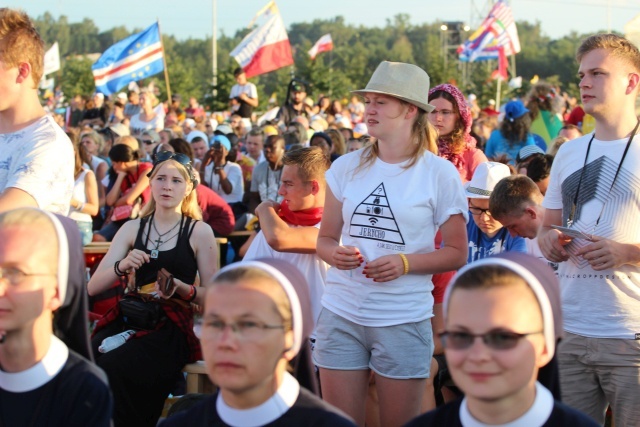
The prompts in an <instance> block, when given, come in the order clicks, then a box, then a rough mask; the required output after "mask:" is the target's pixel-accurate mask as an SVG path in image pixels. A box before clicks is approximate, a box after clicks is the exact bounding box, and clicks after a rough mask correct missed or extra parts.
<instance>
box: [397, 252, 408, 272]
mask: <svg viewBox="0 0 640 427" xmlns="http://www.w3.org/2000/svg"><path fill="white" fill-rule="evenodd" d="M398 255H400V258H401V259H402V265H403V266H404V272H403V273H402V274H409V260H408V259H407V257H406V256H405V255H404V254H398Z"/></svg>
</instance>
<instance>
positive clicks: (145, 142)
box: [142, 139, 153, 145]
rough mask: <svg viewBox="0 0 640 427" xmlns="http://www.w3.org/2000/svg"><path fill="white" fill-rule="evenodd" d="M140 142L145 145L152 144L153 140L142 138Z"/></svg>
mask: <svg viewBox="0 0 640 427" xmlns="http://www.w3.org/2000/svg"><path fill="white" fill-rule="evenodd" d="M142 143H143V144H145V145H153V141H152V140H150V139H143V140H142Z"/></svg>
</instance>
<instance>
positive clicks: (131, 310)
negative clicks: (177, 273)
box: [118, 295, 166, 331]
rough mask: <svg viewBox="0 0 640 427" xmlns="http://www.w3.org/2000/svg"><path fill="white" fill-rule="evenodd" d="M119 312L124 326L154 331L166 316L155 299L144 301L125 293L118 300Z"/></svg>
mask: <svg viewBox="0 0 640 427" xmlns="http://www.w3.org/2000/svg"><path fill="white" fill-rule="evenodd" d="M118 304H119V306H120V314H121V316H122V321H123V322H124V324H125V326H126V327H128V328H131V329H137V330H142V331H154V330H156V328H157V327H158V324H159V323H160V322H162V321H163V320H164V319H165V318H166V316H165V313H164V310H163V309H162V306H161V305H160V304H158V303H157V302H155V301H145V300H144V299H142V298H140V297H138V296H134V295H125V296H124V297H123V298H122V299H121V300H120V301H119V302H118Z"/></svg>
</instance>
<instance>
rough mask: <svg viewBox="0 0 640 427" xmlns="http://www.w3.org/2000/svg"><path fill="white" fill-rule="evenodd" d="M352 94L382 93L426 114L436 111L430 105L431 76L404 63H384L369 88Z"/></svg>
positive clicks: (375, 72)
mask: <svg viewBox="0 0 640 427" xmlns="http://www.w3.org/2000/svg"><path fill="white" fill-rule="evenodd" d="M352 93H355V94H358V95H364V94H365V93H380V94H383V95H389V96H393V97H394V98H399V99H402V100H403V101H407V102H408V103H410V104H413V105H415V106H416V107H418V108H421V109H423V110H424V111H426V112H431V111H433V110H434V108H435V107H434V106H433V105H431V104H429V75H428V74H427V73H426V71H424V70H423V69H422V68H420V67H418V66H417V65H413V64H405V63H402V62H388V61H383V62H381V63H380V65H378V68H376V71H374V72H373V75H372V76H371V80H369V83H367V87H366V88H364V89H361V90H354V91H352Z"/></svg>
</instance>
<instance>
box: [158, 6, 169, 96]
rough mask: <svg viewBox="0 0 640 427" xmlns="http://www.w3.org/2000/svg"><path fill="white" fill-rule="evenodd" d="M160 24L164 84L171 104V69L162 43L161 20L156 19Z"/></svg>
mask: <svg viewBox="0 0 640 427" xmlns="http://www.w3.org/2000/svg"><path fill="white" fill-rule="evenodd" d="M156 22H157V23H158V34H159V35H160V46H162V63H163V64H164V82H165V84H166V85H167V100H169V104H171V85H170V84H169V68H167V52H166V51H165V50H164V42H163V41H162V30H161V29H160V18H156Z"/></svg>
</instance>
